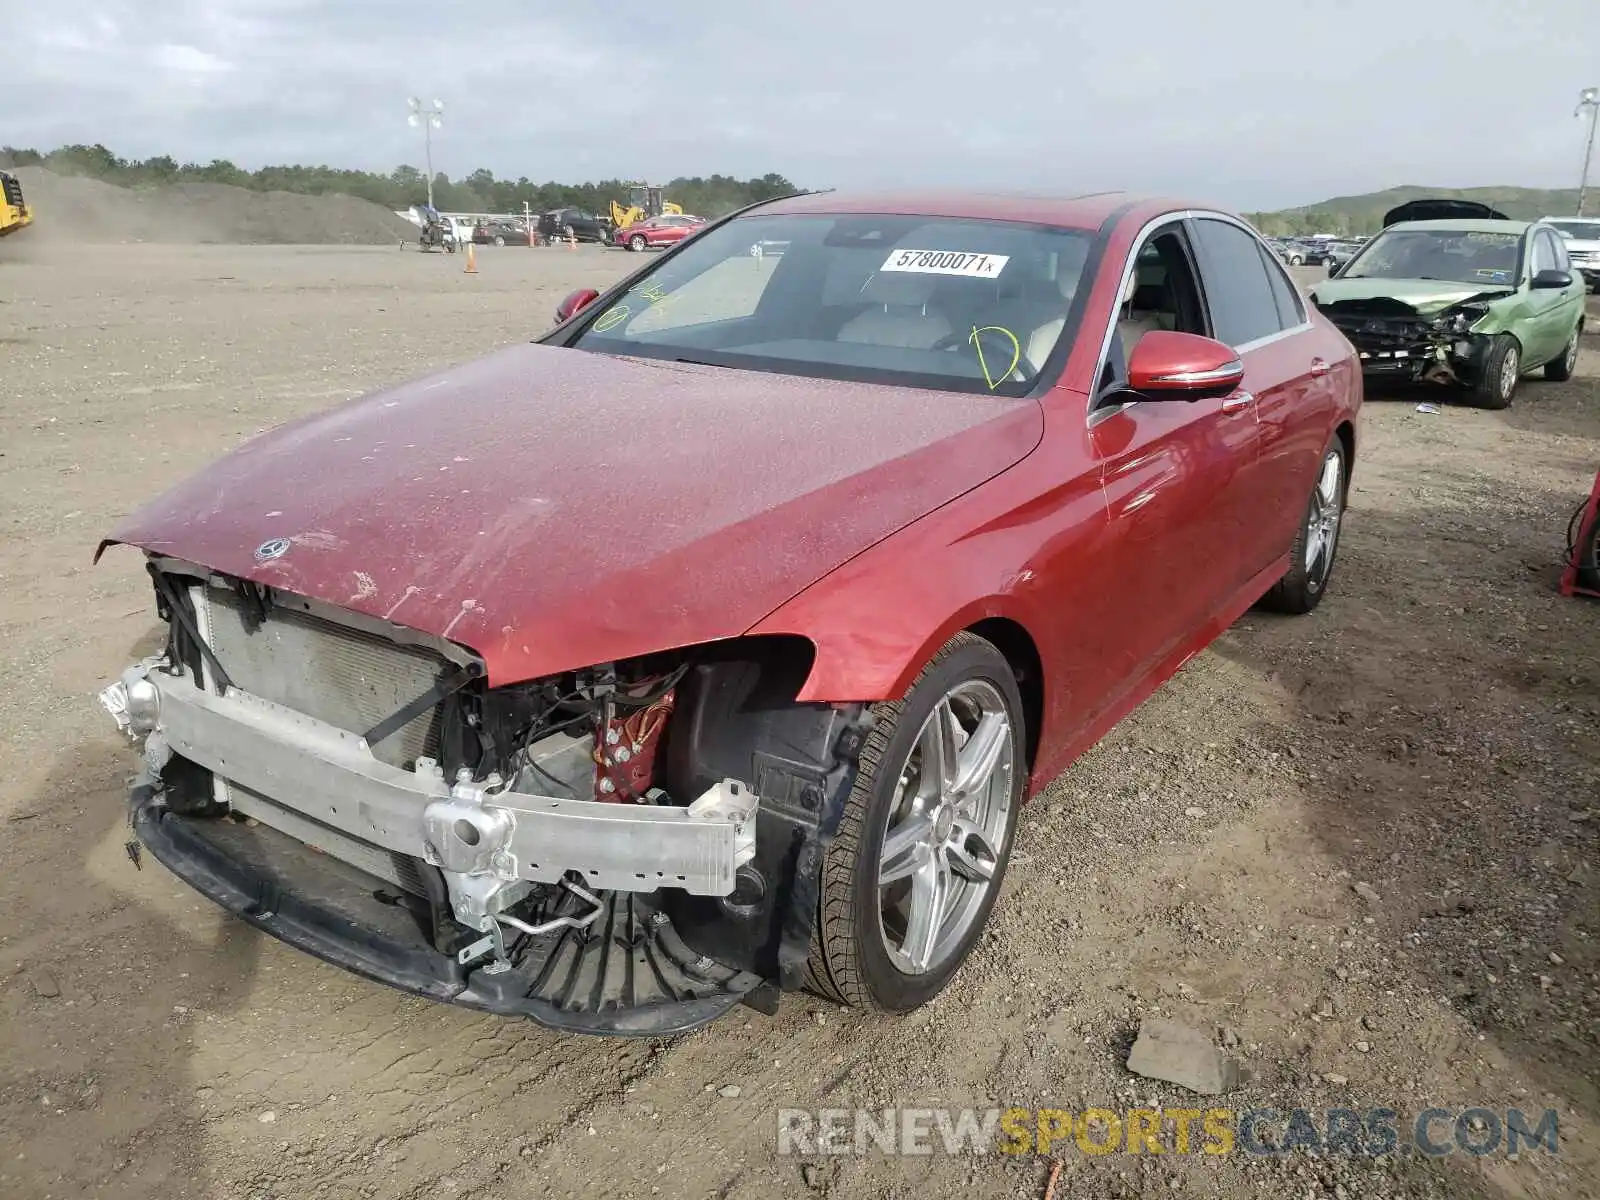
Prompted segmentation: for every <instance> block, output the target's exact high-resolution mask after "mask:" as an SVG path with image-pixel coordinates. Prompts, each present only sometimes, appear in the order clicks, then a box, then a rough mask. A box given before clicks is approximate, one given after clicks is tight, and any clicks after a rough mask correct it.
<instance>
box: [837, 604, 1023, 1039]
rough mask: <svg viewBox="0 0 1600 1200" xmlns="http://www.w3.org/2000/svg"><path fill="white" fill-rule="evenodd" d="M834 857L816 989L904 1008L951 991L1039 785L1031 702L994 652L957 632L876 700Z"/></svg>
mask: <svg viewBox="0 0 1600 1200" xmlns="http://www.w3.org/2000/svg"><path fill="white" fill-rule="evenodd" d="M875 716H876V718H877V723H876V725H875V726H874V727H873V730H872V733H871V734H870V735H869V736H868V737H867V739H866V742H865V744H864V745H863V746H862V749H861V753H860V758H859V768H860V769H859V773H858V774H857V776H856V781H855V786H854V788H853V789H852V790H851V793H850V798H849V800H848V801H846V804H845V810H844V814H843V816H842V818H841V820H840V824H839V831H838V834H837V835H836V836H835V838H834V840H833V842H832V844H831V845H829V847H828V850H827V853H826V856H825V857H824V859H823V863H822V868H821V878H820V880H819V888H818V903H817V926H816V930H815V931H814V933H813V935H812V944H811V956H810V960H809V962H808V964H807V986H808V987H810V988H811V990H812V991H814V992H816V993H817V994H818V995H821V996H824V997H827V998H828V999H831V1000H836V1001H838V1002H839V1003H841V1004H849V1005H857V1006H861V1007H866V1008H873V1009H878V1010H880V1011H884V1012H906V1011H908V1010H910V1009H913V1008H916V1007H917V1006H918V1005H921V1004H925V1003H927V1002H928V1001H929V1000H931V999H933V997H934V996H936V995H938V994H939V993H940V992H941V991H943V990H944V988H945V986H946V985H947V984H948V983H949V982H950V979H951V978H952V977H953V976H954V975H955V973H956V971H957V969H958V968H959V967H960V966H961V964H962V962H963V961H964V960H965V959H966V957H967V955H968V954H969V953H970V952H971V950H972V947H973V946H974V944H976V942H977V940H978V938H979V936H980V935H981V934H982V932H983V927H984V925H985V923H986V922H987V921H988V919H989V913H990V911H991V910H992V909H993V908H994V903H995V899H996V897H997V896H998V895H999V892H1000V885H1001V882H1002V880H1003V879H1004V876H1005V869H1006V863H1007V861H1008V860H1009V858H1010V855H1011V843H1012V839H1013V838H1014V836H1015V834H1016V818H1017V812H1018V811H1019V809H1020V808H1021V805H1022V788H1023V784H1024V782H1025V780H1026V778H1027V763H1026V761H1025V756H1024V751H1023V746H1024V735H1023V718H1022V702H1021V696H1020V693H1019V692H1018V690H1017V680H1016V676H1015V674H1014V673H1013V672H1012V670H1011V667H1010V665H1009V664H1008V663H1007V662H1006V660H1005V658H1004V657H1002V656H1001V654H1000V652H999V651H998V650H996V649H995V648H994V646H993V645H992V644H990V643H989V642H986V641H984V640H983V639H982V638H980V637H977V636H976V635H974V634H970V633H959V634H957V635H956V636H955V637H954V638H952V639H951V640H950V641H949V642H948V643H946V644H945V646H944V648H943V649H941V650H940V651H939V653H938V654H936V655H935V656H934V658H933V661H931V662H930V663H929V664H928V665H927V666H926V667H924V668H923V670H922V673H921V674H920V675H918V676H917V679H916V682H915V683H913V684H912V685H911V688H910V690H909V691H908V692H907V693H906V696H905V699H903V700H896V701H888V702H885V703H882V704H879V705H877V706H876V709H875Z"/></svg>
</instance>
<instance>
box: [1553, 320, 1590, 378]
mask: <svg viewBox="0 0 1600 1200" xmlns="http://www.w3.org/2000/svg"><path fill="white" fill-rule="evenodd" d="M1582 336H1583V325H1582V323H1581V322H1580V323H1579V324H1578V326H1577V327H1576V328H1575V329H1574V330H1573V331H1572V340H1571V341H1569V342H1568V343H1567V345H1566V348H1565V349H1564V350H1562V351H1561V356H1560V357H1559V358H1557V359H1555V360H1554V361H1552V362H1547V363H1545V365H1544V377H1545V378H1546V379H1548V380H1549V381H1550V382H1551V383H1565V382H1566V381H1567V380H1569V379H1571V378H1572V373H1573V372H1574V371H1575V370H1577V369H1578V339H1579V338H1581V337H1582Z"/></svg>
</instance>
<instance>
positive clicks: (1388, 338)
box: [1316, 288, 1511, 385]
mask: <svg viewBox="0 0 1600 1200" xmlns="http://www.w3.org/2000/svg"><path fill="white" fill-rule="evenodd" d="M1510 291H1511V289H1507V288H1497V289H1495V290H1493V291H1487V292H1482V293H1479V294H1478V295H1474V296H1469V297H1467V298H1466V299H1465V300H1462V301H1459V302H1458V303H1456V304H1452V305H1451V306H1450V307H1448V308H1446V309H1444V310H1443V311H1441V312H1438V313H1436V314H1430V315H1426V316H1425V315H1423V314H1421V313H1419V312H1418V311H1417V310H1416V309H1415V308H1414V307H1412V306H1411V305H1409V304H1407V303H1405V302H1404V301H1403V300H1396V299H1393V298H1392V297H1386V296H1379V297H1373V298H1371V299H1365V300H1335V301H1331V302H1328V303H1323V302H1321V301H1317V302H1316V303H1317V308H1318V309H1319V310H1320V311H1321V312H1322V313H1323V315H1324V316H1326V317H1327V318H1328V319H1329V320H1330V321H1332V322H1333V323H1334V325H1335V326H1337V327H1338V330H1339V332H1340V333H1342V334H1344V336H1345V337H1346V338H1347V339H1348V340H1349V341H1350V344H1351V345H1353V346H1354V347H1355V348H1356V352H1357V353H1358V354H1359V355H1360V356H1361V369H1362V371H1363V372H1364V373H1366V374H1369V375H1375V376H1385V377H1388V378H1394V379H1401V380H1406V381H1414V382H1423V383H1444V384H1464V385H1471V384H1473V383H1475V382H1476V381H1477V380H1478V379H1479V377H1480V375H1481V374H1482V371H1483V362H1484V357H1485V355H1486V353H1487V347H1488V342H1489V339H1488V337H1487V336H1485V335H1481V334H1476V333H1474V332H1473V328H1474V326H1476V325H1477V324H1478V323H1479V322H1480V321H1482V320H1483V318H1484V317H1485V316H1486V315H1488V312H1489V301H1491V300H1494V299H1497V298H1498V297H1500V296H1504V295H1508V294H1510Z"/></svg>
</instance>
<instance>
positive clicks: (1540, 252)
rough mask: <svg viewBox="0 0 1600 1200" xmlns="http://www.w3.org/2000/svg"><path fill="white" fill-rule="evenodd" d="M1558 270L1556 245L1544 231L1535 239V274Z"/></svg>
mask: <svg viewBox="0 0 1600 1200" xmlns="http://www.w3.org/2000/svg"><path fill="white" fill-rule="evenodd" d="M1555 269H1556V254H1555V243H1554V240H1553V239H1552V238H1550V237H1549V236H1548V235H1547V234H1545V233H1544V232H1543V231H1541V232H1539V233H1537V234H1535V235H1534V238H1533V273H1534V274H1535V275H1537V274H1538V273H1539V272H1540V271H1553V270H1555Z"/></svg>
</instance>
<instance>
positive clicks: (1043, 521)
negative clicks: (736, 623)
mask: <svg viewBox="0 0 1600 1200" xmlns="http://www.w3.org/2000/svg"><path fill="white" fill-rule="evenodd" d="M1103 523H1104V500H1103V498H1102V496H1101V492H1100V488H1099V485H1098V479H1097V476H1096V475H1095V474H1094V473H1093V472H1092V471H1085V472H1082V473H1079V472H1075V471H1070V470H1068V471H1063V470H1062V469H1061V459H1060V458H1059V457H1057V456H1056V455H1055V454H1046V455H1041V454H1040V453H1038V452H1035V454H1033V455H1030V456H1029V457H1028V458H1027V459H1026V460H1024V461H1023V462H1021V463H1019V464H1018V465H1017V466H1015V467H1013V468H1012V469H1011V470H1010V471H1007V472H1005V473H1003V474H1002V475H1000V476H998V477H996V478H995V479H993V480H991V481H990V482H989V483H987V484H985V485H983V486H982V487H979V488H977V489H975V490H974V491H972V492H969V493H967V494H966V495H965V496H962V497H961V498H960V499H958V500H955V501H953V502H951V503H950V504H947V505H945V506H943V507H942V508H940V509H938V510H936V511H935V512H932V513H930V514H928V515H927V516H925V517H923V518H921V519H920V520H918V521H916V522H914V523H912V524H911V525H909V526H907V527H906V528H904V529H902V530H900V531H899V532H898V533H896V534H894V535H892V536H891V537H889V538H886V539H885V540H883V541H882V542H879V543H878V544H877V545H875V546H873V547H871V548H870V549H868V550H866V551H865V552H863V553H861V554H859V555H857V556H856V557H855V558H853V559H851V560H850V561H849V562H847V563H845V564H843V565H842V566H840V567H838V568H837V569H836V570H834V571H832V572H831V573H829V574H828V575H826V576H824V577H823V578H821V579H819V580H818V581H817V582H816V583H814V584H812V585H811V586H810V587H808V588H807V589H806V590H804V591H803V592H801V593H799V594H798V595H797V596H795V597H793V598H792V599H790V600H789V601H788V602H786V603H785V604H783V605H782V606H781V607H779V608H778V609H776V610H775V611H774V612H772V613H771V614H769V615H768V616H767V617H766V618H764V619H763V620H762V621H761V622H760V623H759V624H758V625H756V626H755V627H754V628H753V629H751V630H750V633H752V634H766V633H787V634H794V635H798V636H801V637H804V638H806V639H807V640H808V641H809V642H810V643H811V644H812V646H814V647H815V649H816V657H815V658H814V660H813V662H812V668H811V672H810V674H809V675H808V677H807V678H806V681H805V684H804V686H803V687H802V688H801V691H800V694H799V697H798V698H799V699H800V700H804V701H820V702H842V701H861V700H865V701H871V700H893V699H898V698H900V697H901V696H903V695H904V694H905V691H906V689H907V688H908V687H909V686H910V685H911V682H912V680H913V679H915V678H916V676H917V673H918V672H919V671H921V669H922V668H923V666H924V665H925V664H926V663H927V662H928V660H929V659H931V658H932V657H933V655H934V654H935V652H937V650H938V649H939V647H940V646H942V645H944V643H945V642H947V641H948V640H949V639H950V638H951V637H952V636H953V635H954V634H955V633H957V632H958V631H960V630H962V629H967V628H970V627H971V626H973V625H975V624H977V623H978V622H979V621H983V620H988V619H991V618H995V617H1000V618H1005V619H1007V620H1010V621H1013V622H1015V623H1016V624H1018V625H1020V626H1021V627H1022V628H1023V630H1024V631H1026V632H1027V633H1028V635H1029V636H1030V637H1031V638H1032V639H1033V641H1034V644H1035V646H1036V647H1037V648H1038V649H1039V651H1040V656H1041V658H1042V659H1044V660H1045V661H1046V662H1049V661H1051V660H1052V659H1053V658H1054V655H1053V654H1052V653H1051V649H1052V647H1051V646H1050V642H1051V641H1052V639H1053V637H1054V632H1055V631H1057V630H1056V627H1057V626H1060V625H1061V624H1062V621H1061V620H1060V619H1054V620H1051V619H1049V613H1050V612H1051V610H1052V607H1055V608H1059V607H1060V606H1061V604H1062V602H1063V599H1064V598H1063V596H1061V595H1059V594H1058V595H1056V596H1055V597H1053V598H1052V597H1051V596H1050V595H1049V594H1047V593H1048V589H1047V587H1046V582H1047V580H1050V579H1055V580H1056V582H1057V584H1059V583H1060V580H1061V576H1062V572H1063V570H1064V569H1065V570H1067V571H1069V572H1071V573H1073V574H1079V575H1092V574H1093V571H1092V570H1090V571H1082V570H1077V571H1074V570H1073V568H1072V567H1070V566H1065V567H1064V564H1068V563H1072V564H1078V565H1079V566H1080V567H1081V564H1083V563H1084V562H1085V561H1092V559H1090V558H1086V555H1092V552H1093V543H1095V541H1096V539H1097V538H1098V537H1099V534H1100V532H1101V529H1102V527H1103ZM1069 590H1073V589H1069ZM1058 591H1059V589H1058ZM1058 617H1059V614H1058ZM1046 674H1047V675H1048V671H1047V672H1046ZM1044 685H1045V687H1046V689H1047V691H1048V689H1049V685H1050V681H1049V679H1048V678H1047V679H1045V680H1044ZM1048 707H1049V705H1048V696H1047V708H1048Z"/></svg>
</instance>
